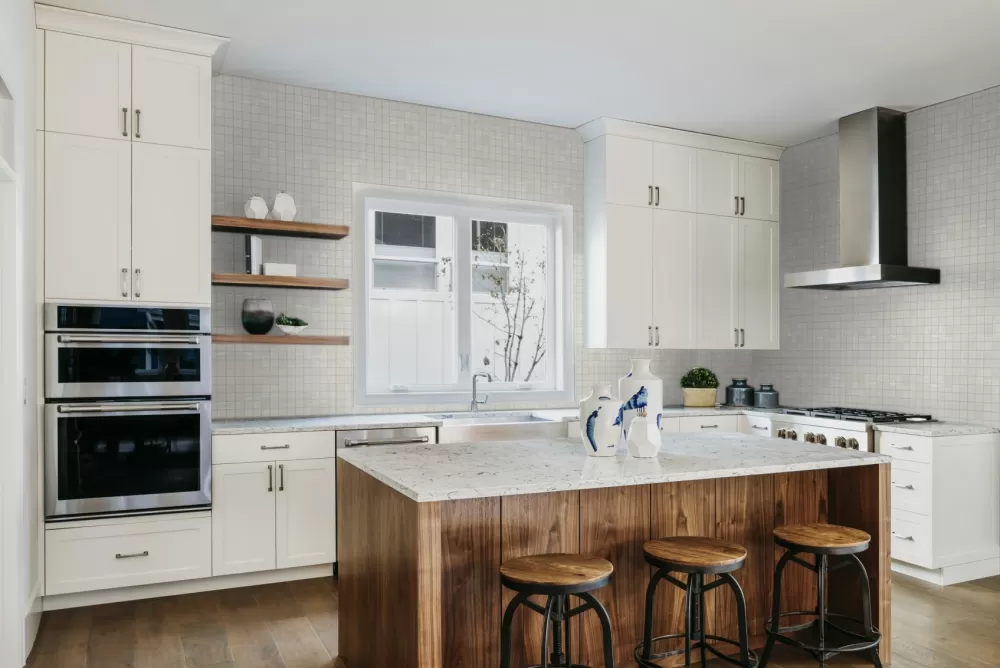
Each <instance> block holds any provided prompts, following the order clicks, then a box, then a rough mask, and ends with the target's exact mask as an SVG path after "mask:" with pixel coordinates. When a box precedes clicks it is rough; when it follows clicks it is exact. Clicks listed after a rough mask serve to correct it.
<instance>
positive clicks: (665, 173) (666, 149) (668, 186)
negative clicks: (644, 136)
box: [653, 142, 698, 211]
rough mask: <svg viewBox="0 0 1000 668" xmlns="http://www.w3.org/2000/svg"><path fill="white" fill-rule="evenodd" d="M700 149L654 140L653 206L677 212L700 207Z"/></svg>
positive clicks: (695, 209) (694, 209)
mask: <svg viewBox="0 0 1000 668" xmlns="http://www.w3.org/2000/svg"><path fill="white" fill-rule="evenodd" d="M697 184H698V151H697V150H696V149H693V148H691V147H690V146H676V145H674V144H662V143H660V142H653V205H654V206H656V207H657V208H660V209H671V210H674V211H697V210H698V192H697Z"/></svg>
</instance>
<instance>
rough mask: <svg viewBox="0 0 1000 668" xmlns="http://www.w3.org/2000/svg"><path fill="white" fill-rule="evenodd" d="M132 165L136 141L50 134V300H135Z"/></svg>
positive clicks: (47, 262) (47, 286)
mask: <svg viewBox="0 0 1000 668" xmlns="http://www.w3.org/2000/svg"><path fill="white" fill-rule="evenodd" d="M131 164H132V153H131V145H130V144H129V143H128V142H123V141H115V140H113V139H97V138H94V137H81V136H78V135H64V134H57V133H53V132H46V133H45V297H46V298H48V299H87V300H93V301H123V300H127V299H128V298H129V294H130V284H129V271H130V267H131V264H130V263H131V248H130V244H131V235H132V232H131V214H132V211H131V210H132V190H131V185H132V183H131V181H132V170H131Z"/></svg>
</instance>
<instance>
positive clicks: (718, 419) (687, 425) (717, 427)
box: [677, 415, 740, 433]
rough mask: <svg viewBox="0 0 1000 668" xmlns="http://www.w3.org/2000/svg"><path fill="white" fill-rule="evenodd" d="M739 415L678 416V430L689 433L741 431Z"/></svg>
mask: <svg viewBox="0 0 1000 668" xmlns="http://www.w3.org/2000/svg"><path fill="white" fill-rule="evenodd" d="M739 417H740V416H739V415H702V416H697V417H682V418H678V419H679V422H678V429H677V430H678V431H680V432H688V433H694V432H698V433H711V432H736V431H739Z"/></svg>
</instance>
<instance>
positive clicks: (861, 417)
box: [783, 406, 934, 423]
mask: <svg viewBox="0 0 1000 668" xmlns="http://www.w3.org/2000/svg"><path fill="white" fill-rule="evenodd" d="M783 411H784V413H785V414H786V415H807V416H809V417H819V418H830V419H832V420H851V421H853V422H873V423H874V422H877V423H884V422H933V421H934V418H932V417H931V416H930V415H919V414H916V413H897V412H895V411H870V410H866V409H864V408H843V407H842V406H827V407H823V408H784V409H783Z"/></svg>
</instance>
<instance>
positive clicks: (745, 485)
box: [715, 476, 774, 645]
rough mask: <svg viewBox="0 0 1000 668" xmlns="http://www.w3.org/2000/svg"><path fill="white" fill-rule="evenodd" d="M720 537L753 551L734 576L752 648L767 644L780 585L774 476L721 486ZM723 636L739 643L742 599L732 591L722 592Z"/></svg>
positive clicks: (729, 480) (718, 508)
mask: <svg viewBox="0 0 1000 668" xmlns="http://www.w3.org/2000/svg"><path fill="white" fill-rule="evenodd" d="M715 515H716V535H717V537H719V538H722V539H724V540H729V541H732V542H734V543H739V544H740V545H742V546H743V547H744V548H746V551H747V559H746V562H745V563H744V565H743V568H741V569H739V570H738V571H735V572H734V573H733V577H735V578H736V580H737V581H738V582H739V583H740V586H741V587H742V588H743V595H744V598H745V599H746V603H747V622H748V628H749V631H750V637H751V644H754V645H760V644H762V643H763V640H764V621H765V620H767V618H768V615H769V614H770V610H771V596H772V591H773V589H772V587H773V585H774V542H773V541H772V539H771V532H772V531H773V530H774V478H773V477H772V476H746V477H742V478H722V479H720V480H718V482H717V483H716V503H715ZM716 605H717V615H716V616H717V620H718V629H719V635H721V636H724V637H727V638H733V639H737V638H739V628H738V626H737V615H736V600H735V598H734V597H733V594H732V592H731V590H729V588H728V587H723V588H721V589H719V598H718V601H717V604H716Z"/></svg>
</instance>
